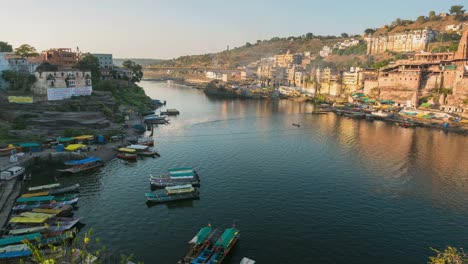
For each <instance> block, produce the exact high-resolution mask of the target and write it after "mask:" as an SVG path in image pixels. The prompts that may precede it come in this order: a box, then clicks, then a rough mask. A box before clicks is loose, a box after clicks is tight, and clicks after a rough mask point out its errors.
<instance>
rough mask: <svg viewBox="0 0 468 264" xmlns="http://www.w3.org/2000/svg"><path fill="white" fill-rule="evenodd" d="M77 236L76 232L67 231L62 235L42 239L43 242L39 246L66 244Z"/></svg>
mask: <svg viewBox="0 0 468 264" xmlns="http://www.w3.org/2000/svg"><path fill="white" fill-rule="evenodd" d="M75 234H76V230H70V231H65V232H64V233H63V234H61V235H57V236H54V237H49V238H44V239H42V240H41V241H39V243H38V246H39V247H47V246H49V245H59V244H63V243H64V242H66V241H68V240H70V239H73V238H74V237H75Z"/></svg>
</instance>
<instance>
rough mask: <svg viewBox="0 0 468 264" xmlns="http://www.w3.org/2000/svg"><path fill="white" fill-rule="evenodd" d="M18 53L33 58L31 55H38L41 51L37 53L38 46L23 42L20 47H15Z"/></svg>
mask: <svg viewBox="0 0 468 264" xmlns="http://www.w3.org/2000/svg"><path fill="white" fill-rule="evenodd" d="M15 53H16V55H19V56H21V57H23V58H31V57H36V56H39V53H37V51H36V48H34V47H33V46H31V45H29V44H23V45H21V46H19V47H18V48H16V49H15Z"/></svg>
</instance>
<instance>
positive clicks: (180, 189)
mask: <svg viewBox="0 0 468 264" xmlns="http://www.w3.org/2000/svg"><path fill="white" fill-rule="evenodd" d="M165 189H166V191H167V193H168V194H181V193H188V192H193V191H194V190H195V188H193V186H192V185H191V184H185V185H177V186H169V187H165Z"/></svg>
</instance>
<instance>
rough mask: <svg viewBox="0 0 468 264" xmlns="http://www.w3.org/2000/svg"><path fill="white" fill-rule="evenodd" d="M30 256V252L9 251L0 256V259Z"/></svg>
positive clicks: (27, 250)
mask: <svg viewBox="0 0 468 264" xmlns="http://www.w3.org/2000/svg"><path fill="white" fill-rule="evenodd" d="M30 255H31V250H29V249H26V250H21V251H11V252H5V253H1V254H0V259H12V258H22V257H27V256H30Z"/></svg>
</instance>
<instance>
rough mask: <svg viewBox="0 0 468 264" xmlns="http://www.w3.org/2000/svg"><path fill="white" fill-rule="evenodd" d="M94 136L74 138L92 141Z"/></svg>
mask: <svg viewBox="0 0 468 264" xmlns="http://www.w3.org/2000/svg"><path fill="white" fill-rule="evenodd" d="M93 138H94V136H92V135H83V136H78V137H75V139H76V140H90V139H93Z"/></svg>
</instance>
